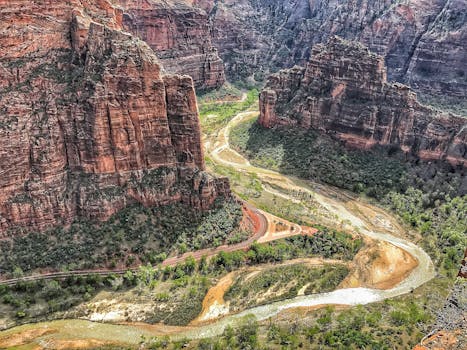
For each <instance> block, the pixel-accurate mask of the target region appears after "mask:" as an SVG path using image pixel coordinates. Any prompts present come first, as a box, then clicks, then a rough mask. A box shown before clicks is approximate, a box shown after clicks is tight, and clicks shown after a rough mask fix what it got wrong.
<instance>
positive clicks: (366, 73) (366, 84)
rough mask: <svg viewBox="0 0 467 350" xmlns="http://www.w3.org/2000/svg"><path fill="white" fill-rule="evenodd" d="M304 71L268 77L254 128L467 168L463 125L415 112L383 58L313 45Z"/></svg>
mask: <svg viewBox="0 0 467 350" xmlns="http://www.w3.org/2000/svg"><path fill="white" fill-rule="evenodd" d="M311 57H312V58H311V59H310V61H309V62H308V64H307V66H306V67H305V68H302V67H295V68H292V69H289V70H283V71H281V72H279V73H278V74H275V75H272V76H271V77H270V78H269V80H268V83H267V85H266V87H265V89H264V90H263V91H262V93H261V96H260V110H261V117H260V123H261V124H262V125H263V126H264V127H267V128H271V127H274V126H277V125H295V126H297V127H301V128H304V129H309V128H313V129H317V130H320V131H323V132H326V133H328V134H331V135H333V136H335V137H337V138H338V139H340V140H343V141H345V142H346V143H347V144H349V145H351V146H354V147H358V148H370V147H372V146H374V145H376V144H380V145H393V146H398V147H400V148H401V149H402V150H403V151H405V152H409V153H411V154H413V155H416V156H418V157H420V158H422V159H445V160H447V161H449V162H450V163H452V164H461V165H464V166H465V165H467V119H466V118H463V117H459V116H454V115H451V114H446V113H441V112H438V111H435V110H433V109H431V108H428V107H425V106H423V105H421V104H420V103H419V102H418V101H417V98H416V94H415V93H414V92H412V91H411V90H410V88H408V87H407V86H404V85H401V84H398V83H388V82H387V79H386V69H385V65H384V59H383V57H381V56H378V55H376V54H373V53H371V52H370V51H369V50H368V49H367V48H365V47H363V46H362V45H360V44H357V43H353V42H348V41H345V40H343V39H340V38H338V37H333V38H332V39H331V40H330V41H329V42H328V43H327V44H326V45H322V44H320V45H315V47H314V48H313V52H312V56H311Z"/></svg>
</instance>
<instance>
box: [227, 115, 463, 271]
mask: <svg viewBox="0 0 467 350" xmlns="http://www.w3.org/2000/svg"><path fill="white" fill-rule="evenodd" d="M230 141H231V144H232V145H233V147H234V148H235V149H236V150H237V151H239V152H241V153H243V154H245V155H246V157H247V158H248V159H250V160H251V161H252V163H254V164H256V165H258V166H262V167H266V168H270V169H274V170H277V171H280V172H283V173H286V174H293V175H298V176H301V177H303V178H308V179H313V180H315V181H321V182H324V183H327V184H330V185H333V186H337V187H340V188H345V189H348V190H351V191H354V192H356V193H362V194H366V195H367V196H369V197H373V198H375V199H377V200H378V202H379V203H381V204H383V205H385V206H387V207H389V208H391V209H392V210H394V211H395V212H396V213H397V214H398V215H399V216H400V217H401V218H402V220H404V222H406V223H407V224H408V225H410V226H411V227H412V228H413V229H415V230H417V231H419V232H421V234H422V241H421V244H422V246H423V247H424V249H426V251H427V252H428V253H429V254H430V255H431V257H432V258H433V259H434V261H435V263H436V264H437V266H438V267H439V268H440V272H442V273H444V274H446V275H448V276H454V275H455V274H457V271H458V268H459V262H460V261H461V260H462V256H463V253H464V250H465V247H466V246H467V235H466V232H467V218H466V216H465V212H466V206H467V204H466V203H467V196H465V195H462V193H463V191H464V192H465V189H464V190H462V188H463V186H465V185H463V182H464V181H465V179H464V177H463V175H461V173H460V172H455V171H453V169H451V168H450V167H449V165H443V164H435V163H428V164H424V163H422V162H419V163H416V162H408V161H405V160H404V159H403V158H402V155H401V154H399V153H398V152H397V151H396V150H394V149H392V148H389V149H388V148H379V149H375V150H372V151H358V150H349V149H347V148H345V147H344V146H343V145H342V144H341V143H339V142H337V141H335V140H333V139H331V138H330V137H327V136H323V135H319V134H318V133H317V132H315V131H306V132H304V131H303V130H298V129H294V128H277V129H273V130H271V129H265V128H262V127H261V126H260V125H259V124H258V123H256V122H255V121H248V122H245V123H242V124H240V125H239V126H238V127H236V128H234V129H233V130H232V132H231V135H230ZM459 194H461V195H459Z"/></svg>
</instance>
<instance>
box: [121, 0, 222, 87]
mask: <svg viewBox="0 0 467 350" xmlns="http://www.w3.org/2000/svg"><path fill="white" fill-rule="evenodd" d="M114 2H117V3H118V5H120V6H121V7H122V8H123V26H124V28H125V30H127V31H129V32H131V33H132V34H133V35H135V36H137V37H139V38H140V39H142V40H144V41H145V42H146V43H147V44H148V45H149V46H150V47H151V48H152V49H153V50H154V51H155V52H156V54H157V56H158V57H159V59H160V60H161V62H162V64H163V66H164V68H165V70H166V71H167V72H168V73H174V74H187V75H189V76H191V77H192V78H193V81H194V83H195V86H196V88H197V89H199V90H208V89H212V88H217V87H219V86H221V85H222V84H224V82H225V76H224V64H223V62H222V60H221V59H220V58H219V55H218V53H217V49H216V48H214V46H213V45H212V43H211V36H210V30H209V21H208V16H207V14H206V12H205V11H203V10H201V9H199V8H197V7H192V6H190V4H189V3H185V2H183V1H178V2H167V1H158V0H139V1H134V0H118V1H116V0H114Z"/></svg>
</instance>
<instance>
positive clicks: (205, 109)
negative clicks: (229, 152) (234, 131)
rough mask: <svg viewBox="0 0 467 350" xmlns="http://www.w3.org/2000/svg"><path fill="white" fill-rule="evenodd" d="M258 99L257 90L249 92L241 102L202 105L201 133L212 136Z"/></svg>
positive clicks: (200, 109) (200, 110)
mask: <svg viewBox="0 0 467 350" xmlns="http://www.w3.org/2000/svg"><path fill="white" fill-rule="evenodd" d="M257 99H258V90H256V89H254V90H250V91H248V93H247V98H246V100H245V101H243V102H225V103H220V104H219V103H204V104H201V105H200V108H199V114H200V118H201V125H202V127H203V132H205V133H207V134H212V133H214V132H215V131H217V130H219V129H220V128H221V127H223V126H225V125H227V123H228V122H229V121H230V120H231V119H232V118H233V117H234V116H235V115H236V114H238V113H240V112H242V111H244V110H246V109H247V108H248V107H250V106H251V105H253V103H254V102H256V101H257Z"/></svg>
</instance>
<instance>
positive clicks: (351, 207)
mask: <svg viewBox="0 0 467 350" xmlns="http://www.w3.org/2000/svg"><path fill="white" fill-rule="evenodd" d="M256 115H257V113H256V112H246V113H240V114H238V115H237V116H236V117H235V118H233V119H232V120H231V121H230V122H229V123H228V125H227V126H226V127H225V128H224V129H223V130H221V132H219V133H218V136H217V139H216V140H214V141H212V140H210V141H208V142H206V149H207V151H208V153H209V154H210V155H211V157H212V159H213V160H214V161H215V162H217V163H219V164H222V165H226V166H230V167H233V168H235V169H236V171H240V172H249V173H250V172H251V173H255V174H256V175H257V177H258V178H259V179H260V180H262V181H264V182H267V183H271V181H273V182H274V184H275V185H277V186H279V187H280V188H282V189H284V191H285V193H283V192H281V191H278V190H277V189H274V190H272V189H270V188H269V187H267V186H263V189H264V190H265V191H268V192H271V193H273V194H274V195H281V196H282V197H284V198H287V199H289V200H296V199H295V198H293V197H291V196H289V195H288V191H290V190H293V191H295V190H296V191H301V192H306V193H308V194H309V195H310V196H311V197H312V198H313V199H314V201H316V202H317V203H319V204H320V205H321V207H322V208H324V210H326V211H327V212H328V213H329V216H330V217H333V218H334V219H335V220H336V221H339V222H340V223H341V226H345V228H347V229H349V230H353V231H355V232H359V233H360V234H362V235H365V236H367V237H369V238H371V239H374V240H380V241H384V242H387V243H389V244H393V245H394V246H396V247H398V248H401V249H403V250H405V251H406V252H408V253H409V254H410V255H411V256H413V257H414V258H415V259H416V260H417V262H418V265H417V267H416V268H414V269H413V270H412V272H411V273H410V274H409V275H408V276H407V278H405V279H404V280H403V281H402V282H400V283H399V284H397V285H396V286H395V287H393V288H391V289H387V290H380V289H371V288H344V289H338V290H335V291H333V292H330V293H321V294H314V295H306V296H305V295H304V296H297V297H295V298H292V299H287V300H283V301H279V302H274V303H271V304H268V305H262V306H258V307H254V308H251V309H248V310H245V311H243V312H241V313H238V314H234V315H228V316H225V317H224V318H222V319H219V320H217V321H214V322H213V323H211V324H209V325H206V326H199V327H178V328H174V329H173V331H168V330H167V327H166V328H165V330H164V331H163V332H161V330H159V329H158V328H157V326H154V328H152V329H151V331H147V330H146V328H147V327H146V328H143V327H138V326H137V325H133V326H129V325H101V324H93V323H92V322H87V321H79V320H64V321H55V322H50V323H47V325H45V327H48V326H51V327H52V326H53V325H61V326H60V329H62V328H63V327H65V328H64V329H65V330H66V331H68V332H70V331H72V330H78V329H84V328H86V329H87V328H90V329H91V328H96V329H97V328H99V329H101V330H102V331H104V329H105V333H106V334H105V338H106V339H109V338H108V337H110V336H112V337H117V336H118V335H122V336H123V334H125V335H126V338H125V339H127V341H129V340H130V339H133V338H135V341H136V340H137V338H136V335H138V336H140V335H141V334H142V333H145V334H152V335H156V334H170V336H171V338H173V339H182V338H185V337H187V338H193V339H195V338H196V339H199V338H205V337H211V336H215V335H219V334H221V333H222V332H223V331H224V329H225V327H226V326H227V325H232V324H234V325H235V324H237V323H238V322H241V320H242V319H244V317H246V316H249V317H254V318H255V319H256V320H258V321H261V320H265V319H268V318H270V317H273V316H275V315H277V314H279V313H280V312H282V311H284V310H287V309H293V308H297V307H313V306H317V305H326V304H327V305H349V306H352V305H359V304H360V305H363V304H369V303H373V302H378V301H382V300H384V299H388V298H393V297H396V296H398V295H402V294H406V293H409V292H411V291H412V290H414V289H415V288H417V287H419V286H421V285H422V284H424V283H426V282H428V281H429V280H431V279H432V278H433V277H434V276H435V270H434V266H433V263H432V261H431V259H430V257H429V256H428V255H427V254H426V253H425V251H423V249H421V248H420V247H418V246H417V245H415V244H413V243H412V242H410V241H408V240H406V239H405V238H402V237H403V236H404V234H403V232H400V230H402V228H401V227H399V226H398V225H397V224H394V223H395V220H394V219H393V218H392V217H391V216H390V215H389V214H388V213H386V212H384V211H383V210H381V209H372V208H371V206H369V205H367V204H364V203H362V202H359V201H358V200H356V199H353V198H345V196H342V195H334V194H333V191H335V190H334V189H332V188H327V186H323V185H321V184H315V183H312V182H309V181H303V180H300V179H297V178H294V177H291V176H285V175H282V174H280V173H277V172H275V171H271V170H267V169H262V168H259V167H255V166H252V165H251V164H250V163H249V162H248V160H246V159H244V158H243V156H242V155H240V154H238V153H237V152H235V151H234V150H232V149H231V148H230V145H229V133H230V130H231V128H232V127H234V126H235V125H237V124H238V123H240V122H242V121H244V120H246V119H248V118H254V117H255V116H256ZM232 152H233V153H232ZM226 153H227V154H234V157H228V159H227V157H226V156H225V154H226ZM337 192H338V191H335V192H334V193H337ZM339 194H340V191H339ZM363 207H365V211H362V210H361V209H362V208H363ZM369 213H370V214H371V215H370V214H369ZM266 215H269V214H266ZM372 217H375V218H378V220H374V219H373V218H372ZM294 230H296V228H294ZM297 230H298V229H297ZM291 231H292V230H291ZM290 233H291V234H292V232H290ZM294 234H297V233H296V232H294ZM223 248H225V247H223ZM23 328H26V327H18V330H21V329H23ZM14 331H15V329H12V330H10V331H7V332H8V333H10V332H14ZM63 332H64V331H63ZM138 332H139V333H138ZM2 333H3V332H0V336H1V335H2ZM10 334H11V333H10ZM93 334H96V332H95V331H93ZM103 339H104V336H103ZM110 339H117V338H110Z"/></svg>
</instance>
